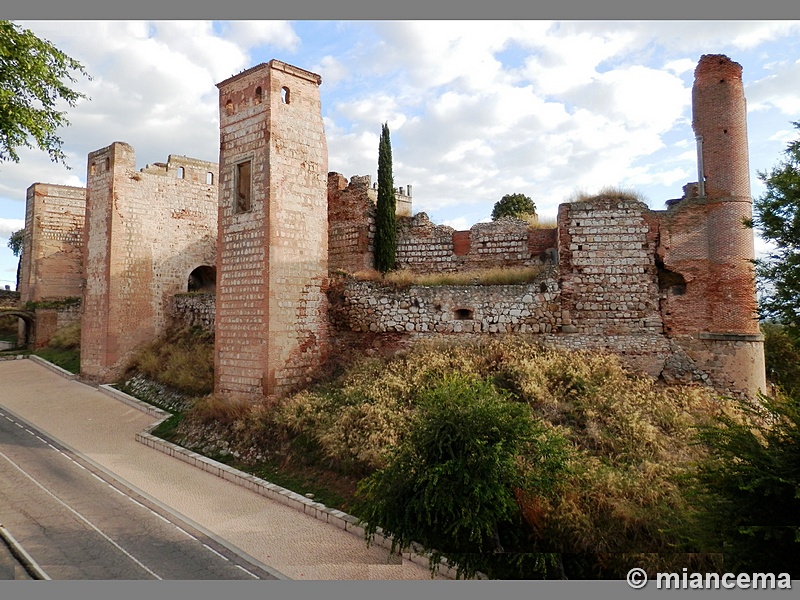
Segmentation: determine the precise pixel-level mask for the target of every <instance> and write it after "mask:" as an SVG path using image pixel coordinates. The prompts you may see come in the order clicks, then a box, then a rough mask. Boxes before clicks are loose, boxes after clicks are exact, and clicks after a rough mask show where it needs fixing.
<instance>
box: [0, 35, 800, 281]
mask: <svg viewBox="0 0 800 600" xmlns="http://www.w3.org/2000/svg"><path fill="white" fill-rule="evenodd" d="M20 24H22V25H23V26H25V27H27V28H30V29H31V30H32V31H33V32H34V33H36V34H37V35H38V36H39V37H43V38H46V39H48V40H50V41H51V42H52V43H54V44H55V45H56V46H57V47H58V48H60V49H61V50H63V51H64V52H66V53H67V54H69V55H70V56H72V57H73V58H75V59H77V60H79V61H80V62H82V63H83V64H84V66H85V67H86V70H87V72H88V73H89V74H90V75H91V77H92V79H91V81H89V80H86V79H82V80H80V81H79V82H78V84H77V86H76V87H77V89H79V90H81V91H83V92H84V93H86V94H87V96H89V98H90V100H85V101H82V102H81V103H80V104H79V105H78V106H77V107H75V108H73V109H71V110H70V111H69V119H70V121H71V123H72V124H71V126H69V127H68V128H66V129H64V130H62V131H61V136H62V138H63V140H64V150H65V152H66V153H67V156H68V163H69V165H70V166H71V167H72V169H71V170H67V169H65V168H64V167H63V166H61V165H55V164H52V163H50V162H49V161H48V159H47V155H46V154H44V153H42V152H39V151H34V150H30V151H27V150H23V151H21V152H20V156H21V161H20V163H19V164H13V163H0V286H2V285H11V286H12V288H13V285H14V283H15V273H16V259H15V258H14V257H13V256H12V254H11V252H10V251H9V250H8V249H7V248H6V243H7V238H8V235H9V234H10V233H11V231H13V230H15V229H19V228H21V227H22V225H23V218H24V212H25V190H26V189H27V188H28V186H30V185H31V184H32V183H34V182H44V183H56V184H65V185H76V186H82V185H85V181H86V155H87V154H88V153H89V152H90V151H92V150H96V149H98V148H102V147H104V146H106V145H108V144H110V143H112V142H114V141H123V142H127V143H129V144H131V145H132V146H133V147H134V148H135V150H136V157H137V165H138V166H139V167H143V166H144V165H145V164H147V163H153V162H163V161H165V160H166V158H167V156H168V155H169V154H183V155H187V156H191V157H194V158H199V159H203V160H211V161H217V160H218V148H219V137H218V135H219V134H218V114H217V98H218V96H217V88H216V87H215V84H216V83H217V82H219V81H222V80H224V79H226V78H228V77H230V76H231V75H234V74H236V73H238V72H240V71H241V70H243V69H245V68H248V67H251V66H253V65H256V64H258V63H261V62H266V61H268V60H270V59H272V58H277V59H280V60H282V61H285V62H288V63H291V64H294V65H297V66H299V67H302V68H304V69H307V70H310V71H314V72H316V73H319V74H320V75H322V79H323V84H322V87H321V95H322V111H323V117H324V120H325V128H326V134H327V139H328V149H329V169H330V170H331V171H338V172H340V173H342V174H344V175H345V176H346V177H348V178H349V177H351V176H353V175H372V177H373V180H374V179H375V178H376V173H377V155H378V137H379V134H380V126H381V123H383V122H384V121H385V122H388V124H389V128H390V131H391V140H392V152H393V158H394V175H395V185H397V186H405V185H407V184H412V185H413V189H414V199H413V200H414V210H415V212H418V211H425V212H427V213H428V215H429V216H430V217H431V218H432V219H433V221H434V222H437V223H445V224H448V225H451V226H453V227H456V228H458V229H466V228H468V227H469V226H470V225H472V224H474V223H476V222H478V221H481V220H486V219H488V217H489V215H490V213H491V210H492V206H493V204H494V203H495V202H496V201H497V200H499V199H500V198H501V197H502V196H503V195H504V194H507V193H514V192H521V193H524V194H527V195H528V196H530V197H531V198H533V200H534V202H535V203H536V206H537V208H538V211H539V214H540V215H543V216H545V217H554V216H555V213H556V208H557V206H558V204H559V203H560V202H563V201H564V200H565V199H567V198H568V197H569V196H570V195H571V194H573V193H574V192H576V191H587V192H593V191H597V190H598V189H599V188H601V187H604V186H609V185H611V186H621V187H625V188H630V189H634V190H637V191H639V192H640V193H641V194H643V195H644V196H645V197H646V199H647V202H648V204H649V205H650V206H651V207H652V208H654V209H662V208H663V207H664V202H665V201H666V200H668V199H670V198H676V197H679V196H680V195H681V187H682V186H683V185H684V184H685V183H687V182H690V181H696V179H697V169H696V162H695V157H696V153H695V142H694V134H693V132H692V129H691V113H690V101H691V86H692V77H693V70H694V67H695V65H696V64H697V61H698V59H699V58H700V56H701V55H702V54H727V55H728V56H730V57H731V58H732V59H733V60H735V61H737V62H739V63H740V64H742V66H743V67H744V74H743V78H744V84H745V94H746V96H747V99H748V133H749V143H750V165H751V169H752V175H751V178H752V180H751V184H752V188H753V195H754V196H758V195H760V194H761V193H762V192H763V186H762V185H761V184H760V182H759V181H758V179H757V177H756V171H763V170H765V169H769V168H771V167H772V166H774V165H775V164H776V162H777V161H778V160H779V159H780V158H781V152H782V151H783V149H784V147H785V145H786V142H787V141H789V140H790V139H793V138H794V137H795V130H794V128H793V127H792V124H791V123H792V121H797V120H800V86H798V85H797V82H798V81H800V22H790V21H775V22H754V21H730V22H713V21H698V22H687V21H657V22H648V21H638V22H637V21H625V22H613V21H590V22H579V21H566V22H551V21H514V22H502V21H460V22H450V21H433V22H424V21H410V22H388V21H383V22H368V21H345V22H335V21H322V22H319V21H298V22H271V21H234V22H216V21H214V22H211V21H204V22H192V21H177V22H155V21H112V22H99V21H92V22H78V21H67V22H63V21H58V22H47V21H23V22H20Z"/></svg>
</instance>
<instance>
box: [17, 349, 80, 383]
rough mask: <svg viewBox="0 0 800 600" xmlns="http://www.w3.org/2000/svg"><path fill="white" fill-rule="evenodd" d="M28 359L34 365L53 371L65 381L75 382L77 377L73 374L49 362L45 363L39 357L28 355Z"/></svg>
mask: <svg viewBox="0 0 800 600" xmlns="http://www.w3.org/2000/svg"><path fill="white" fill-rule="evenodd" d="M28 359H29V360H32V361H33V362H35V363H36V364H39V365H42V366H43V367H46V368H48V369H50V370H51V371H53V372H54V373H56V374H58V375H61V376H62V377H64V378H65V379H70V380H72V381H75V380H77V379H78V376H77V375H76V374H75V373H70V372H69V371H67V370H66V369H62V368H61V367H59V366H58V365H54V364H53V363H51V362H49V361H46V360H45V359H43V358H42V357H40V356H36V355H35V354H29V355H28Z"/></svg>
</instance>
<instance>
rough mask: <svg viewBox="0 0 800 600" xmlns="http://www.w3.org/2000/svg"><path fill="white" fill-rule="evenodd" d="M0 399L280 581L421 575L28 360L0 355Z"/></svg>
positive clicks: (423, 574) (144, 418) (138, 415)
mask: <svg viewBox="0 0 800 600" xmlns="http://www.w3.org/2000/svg"><path fill="white" fill-rule="evenodd" d="M0 406H3V407H6V408H8V409H9V410H10V411H12V412H14V413H16V414H17V415H19V416H21V417H22V418H24V419H26V420H27V421H29V422H30V423H32V424H33V425H35V426H36V427H38V428H40V429H42V430H43V431H45V432H46V433H47V434H48V435H50V436H52V437H54V438H55V439H57V440H59V441H61V442H63V443H64V444H66V445H68V446H70V447H71V448H73V449H75V450H77V451H78V452H80V453H81V454H83V455H84V456H86V457H88V458H89V459H91V460H92V461H94V462H96V463H97V464H99V465H100V466H102V467H103V468H104V469H106V470H107V471H110V472H111V473H113V474H115V476H116V477H118V478H119V479H121V480H122V481H123V482H125V483H128V484H130V485H132V486H134V487H135V488H138V489H139V490H141V491H143V492H145V493H146V494H148V495H150V496H151V497H153V498H154V499H155V500H157V501H158V502H160V503H162V504H163V505H165V506H167V507H169V508H170V509H171V510H173V511H175V512H177V513H180V514H181V515H184V516H186V517H188V518H189V519H190V520H192V521H194V522H195V523H197V524H198V525H200V526H201V527H203V528H205V529H207V530H208V531H209V532H210V533H212V534H213V535H215V536H216V537H218V538H220V539H222V540H226V541H227V542H229V543H230V544H233V545H234V546H236V547H237V548H240V549H241V550H243V551H244V552H246V553H247V554H249V555H251V556H252V557H254V558H256V559H257V560H259V561H261V562H262V563H264V564H266V565H268V566H269V567H272V568H273V569H276V570H277V571H279V572H280V573H282V574H283V575H285V576H286V577H287V578H290V579H348V580H351V579H352V580H356V579H430V573H429V571H428V570H427V569H426V568H424V567H422V566H420V565H417V564H414V563H412V562H411V561H409V560H407V559H404V558H401V557H399V556H393V557H390V556H389V553H388V551H387V550H386V549H384V548H382V547H378V546H372V547H370V548H367V546H366V543H365V541H364V539H363V538H361V537H358V536H356V535H353V534H351V533H348V532H345V531H343V530H342V529H339V528H338V527H336V526H334V525H331V524H328V523H324V522H321V521H319V520H317V519H314V518H313V517H311V516H309V515H306V514H303V513H302V512H299V511H297V510H295V509H293V508H290V507H288V506H286V505H284V504H281V503H280V502H277V501H275V500H272V499H270V498H266V497H264V496H261V495H259V494H256V493H255V492H253V491H251V490H248V489H246V488H244V487H241V486H238V485H236V484H234V483H231V482H230V481H226V480H224V479H221V478H219V477H216V476H214V475H212V474H210V473H207V472H205V471H202V470H200V469H198V468H196V467H193V466H191V465H188V464H186V463H185V462H182V461H180V460H178V459H176V458H173V457H171V456H168V455H166V454H163V453H161V452H159V451H157V450H154V449H152V448H149V447H147V446H145V445H144V444H141V443H138V442H136V440H135V436H136V434H137V433H139V432H142V431H143V430H145V429H147V428H148V427H149V426H151V425H152V424H153V423H154V422H155V421H156V418H155V417H152V416H150V415H148V414H145V413H143V412H141V411H139V410H137V409H135V408H132V407H130V406H128V405H127V404H124V403H122V402H120V401H118V400H115V399H113V398H110V397H109V396H108V395H106V394H104V393H101V392H100V391H98V390H97V389H95V388H93V387H91V386H88V385H85V384H83V383H80V382H78V381H70V380H67V379H65V378H64V377H62V376H60V375H58V374H56V373H54V372H52V371H51V370H49V369H47V368H46V367H44V366H42V365H39V364H36V363H35V362H34V361H32V360H26V359H24V360H6V361H0Z"/></svg>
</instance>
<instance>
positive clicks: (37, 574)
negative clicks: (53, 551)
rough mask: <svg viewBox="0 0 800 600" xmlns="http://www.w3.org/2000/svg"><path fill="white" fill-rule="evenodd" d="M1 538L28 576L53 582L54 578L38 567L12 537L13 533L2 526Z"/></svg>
mask: <svg viewBox="0 0 800 600" xmlns="http://www.w3.org/2000/svg"><path fill="white" fill-rule="evenodd" d="M0 538H2V540H3V541H4V542H5V543H6V546H8V549H9V550H10V551H11V554H13V555H14V557H15V558H16V559H17V560H18V561H19V562H20V563H21V564H22V566H23V567H24V568H25V570H26V571H27V572H28V574H29V575H30V576H31V577H33V578H34V579H39V580H45V581H52V578H51V577H50V576H49V575H48V574H47V573H45V572H44V570H43V569H42V567H40V566H39V565H38V563H37V562H36V561H35V560H33V557H31V555H30V554H28V553H27V552H26V551H25V548H23V547H22V546H21V545H20V543H19V542H18V541H17V540H16V539H14V536H13V535H11V532H10V531H9V530H8V529H6V528H5V527H3V525H2V524H0Z"/></svg>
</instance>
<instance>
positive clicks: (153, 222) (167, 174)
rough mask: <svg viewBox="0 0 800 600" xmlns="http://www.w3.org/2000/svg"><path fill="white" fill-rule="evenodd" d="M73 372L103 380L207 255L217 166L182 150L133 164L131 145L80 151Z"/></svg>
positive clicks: (158, 324) (148, 334)
mask: <svg viewBox="0 0 800 600" xmlns="http://www.w3.org/2000/svg"><path fill="white" fill-rule="evenodd" d="M87 171H88V174H87V198H86V227H85V232H84V234H85V237H84V245H85V247H86V258H85V260H86V263H85V276H86V289H85V292H84V297H83V313H84V318H83V324H82V328H81V374H82V376H83V377H85V378H87V379H90V380H95V381H113V380H114V379H116V378H117V377H118V376H119V375H120V373H121V372H122V370H123V369H124V368H125V366H126V363H127V361H128V360H129V359H130V356H131V355H132V353H133V352H134V351H135V349H136V348H137V347H139V346H140V345H141V344H145V343H148V342H151V341H152V340H154V339H155V338H156V337H157V336H158V335H159V334H160V333H162V332H163V331H164V330H165V328H166V326H167V324H168V322H169V319H170V315H171V312H172V297H173V296H174V295H175V294H176V293H179V292H185V291H187V286H188V280H189V275H190V274H191V272H192V271H193V270H194V269H196V268H197V267H200V266H203V265H205V266H210V265H214V264H215V262H216V256H215V254H216V237H217V188H216V184H215V182H216V181H217V174H218V173H217V165H216V164H214V163H209V162H206V161H200V160H196V159H192V158H187V157H184V156H174V155H172V156H170V157H169V159H168V161H167V163H156V164H153V165H147V166H146V167H144V168H143V169H140V170H137V169H136V160H135V154H134V150H133V148H132V147H131V146H129V145H128V144H125V143H122V142H115V143H114V144H112V145H110V146H108V147H106V148H102V149H100V150H96V151H94V152H92V153H91V154H89V159H88V169H87Z"/></svg>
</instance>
